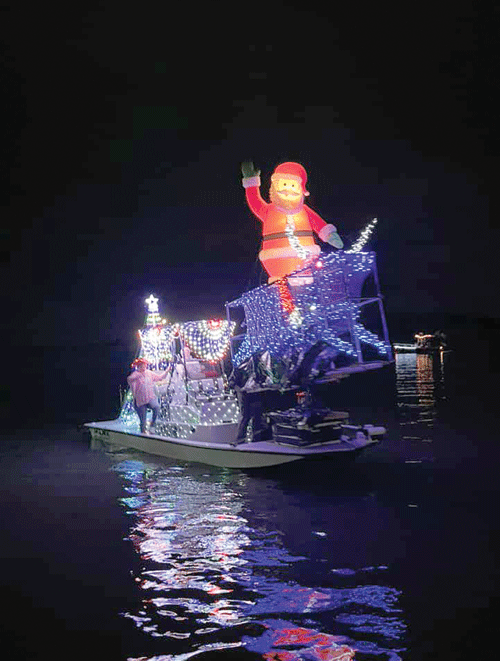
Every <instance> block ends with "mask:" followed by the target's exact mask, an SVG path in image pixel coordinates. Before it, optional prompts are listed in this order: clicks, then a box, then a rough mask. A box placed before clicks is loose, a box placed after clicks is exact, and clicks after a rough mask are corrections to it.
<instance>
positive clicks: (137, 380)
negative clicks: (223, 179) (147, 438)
mask: <svg viewBox="0 0 500 661" xmlns="http://www.w3.org/2000/svg"><path fill="white" fill-rule="evenodd" d="M147 366H148V361H147V360H146V359H145V358H136V359H135V360H134V362H133V363H132V365H131V366H130V367H131V368H132V369H133V370H134V371H133V372H132V374H130V375H129V376H128V378H127V381H128V384H129V386H130V390H131V391H132V396H133V398H134V409H135V410H136V413H137V415H138V416H139V420H140V423H141V433H142V434H147V433H148V431H147V429H146V414H147V410H148V408H150V409H152V411H153V419H152V421H151V425H150V429H154V427H155V425H156V419H157V417H158V415H159V413H160V404H159V402H158V398H157V396H156V395H155V391H154V385H153V384H154V382H158V381H163V380H164V379H165V378H166V376H167V374H168V370H165V371H164V372H162V373H160V374H159V373H157V372H152V371H151V370H148V369H147Z"/></svg>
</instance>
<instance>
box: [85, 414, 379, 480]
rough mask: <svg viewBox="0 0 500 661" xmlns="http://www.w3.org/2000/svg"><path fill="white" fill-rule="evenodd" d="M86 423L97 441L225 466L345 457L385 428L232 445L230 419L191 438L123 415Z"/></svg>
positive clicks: (261, 465)
mask: <svg viewBox="0 0 500 661" xmlns="http://www.w3.org/2000/svg"><path fill="white" fill-rule="evenodd" d="M84 427H86V428H87V429H88V430H89V431H90V435H91V439H92V441H93V443H94V444H99V443H100V444H106V443H109V444H112V445H118V446H122V447H126V448H134V449H136V450H140V451H142V452H147V453H148V454H153V455H159V456H163V457H168V458H171V459H178V460H181V461H192V462H197V463H201V464H208V465H210V466H220V467H225V468H264V467H266V466H277V465H280V464H286V463H289V462H292V461H299V460H302V459H306V458H317V459H323V458H325V457H333V456H334V455H335V456H336V457H340V456H344V457H345V456H347V455H352V454H356V453H358V452H360V451H361V450H363V449H364V448H366V447H368V446H370V445H373V444H374V443H377V442H378V438H380V437H381V436H382V435H383V433H384V432H385V430H384V429H383V428H382V427H372V431H371V433H369V434H368V435H366V434H361V433H358V434H353V436H352V438H349V439H346V438H343V439H338V440H335V441H331V442H328V443H321V444H317V445H309V446H301V447H298V446H294V445H286V444H282V443H276V442H274V441H272V440H270V441H254V442H248V443H241V444H240V445H231V443H232V442H234V439H235V438H236V431H237V428H238V425H237V424H231V423H230V424H224V425H213V426H210V427H209V426H206V427H198V428H197V430H196V431H195V433H194V434H193V436H192V437H190V438H189V439H186V438H171V437H165V436H158V435H155V434H141V433H140V432H138V431H133V430H130V429H127V428H126V427H125V425H124V424H123V422H122V421H121V420H120V419H117V420H109V421H106V422H89V423H86V424H85V425H84ZM367 428H369V426H367Z"/></svg>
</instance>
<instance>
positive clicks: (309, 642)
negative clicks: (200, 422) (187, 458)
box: [114, 455, 406, 661]
mask: <svg viewBox="0 0 500 661" xmlns="http://www.w3.org/2000/svg"><path fill="white" fill-rule="evenodd" d="M142 456H143V455H141V457H142ZM115 460H116V464H115V467H114V470H116V471H118V472H119V473H120V474H121V476H122V478H123V480H124V486H125V490H126V492H127V495H126V496H124V497H123V498H122V504H123V506H124V507H125V508H126V511H127V514H129V515H130V517H131V518H132V525H131V530H130V535H129V537H128V540H129V541H130V542H132V544H133V545H134V548H135V550H136V552H137V553H138V555H139V556H140V558H141V561H142V563H143V567H142V569H141V571H140V572H139V574H138V575H137V576H136V577H135V580H136V583H137V586H138V588H139V592H140V595H141V597H140V604H138V605H137V606H136V607H135V608H132V609H129V610H127V611H126V612H124V613H123V615H124V617H126V618H129V619H131V620H132V621H133V622H134V623H135V625H136V627H137V628H138V629H140V630H141V631H142V632H143V633H146V634H147V635H148V636H150V637H151V638H153V639H160V640H161V639H163V640H164V641H165V643H168V645H167V646H166V647H165V648H162V649H165V651H167V650H168V653H166V654H163V653H162V654H161V655H160V656H155V657H151V656H149V657H134V658H141V660H142V659H155V660H157V661H160V660H161V661H170V660H172V661H173V660H175V661H183V659H188V658H191V657H192V656H196V655H197V654H200V653H202V652H206V651H209V650H210V651H214V650H219V651H223V650H230V649H232V648H236V647H238V648H241V649H243V650H247V651H248V652H253V653H256V654H258V655H260V656H261V658H263V659H266V660H267V659H269V660H270V659H276V660H282V661H298V660H299V659H310V660H315V659H318V660H319V659H321V660H323V661H330V660H331V661H333V660H340V659H342V661H347V660H348V659H351V658H355V654H356V653H357V652H359V653H363V655H364V656H363V658H367V659H369V658H377V659H399V658H400V656H399V655H398V653H397V652H398V650H401V649H402V646H403V642H402V641H403V639H404V634H405V629H406V627H405V624H404V622H403V619H402V615H401V610H400V608H399V606H398V599H399V594H400V593H399V592H398V590H396V589H395V588H393V587H390V586H387V585H385V584H384V580H383V576H384V571H385V570H386V569H387V567H382V566H379V567H367V568H364V569H361V570H355V569H351V570H346V569H337V568H335V567H328V565H325V566H324V572H325V575H326V576H328V580H327V581H326V584H325V581H322V585H321V586H320V587H318V586H317V585H314V584H310V585H308V584H307V579H305V578H304V577H305V576H309V575H311V574H309V572H308V562H310V559H309V558H308V557H306V556H302V555H298V554H296V553H292V552H290V551H289V550H288V549H287V548H286V546H285V544H284V543H283V533H282V532H281V531H280V530H279V529H273V524H272V523H271V520H268V524H269V525H263V524H262V521H263V520H264V519H265V511H264V510H265V507H264V505H263V506H262V507H263V509H262V511H261V512H260V513H259V516H258V519H259V524H254V525H252V524H251V523H250V516H249V515H248V514H246V512H248V508H249V507H251V506H252V507H255V506H256V504H255V503H253V501H252V500H251V498H250V493H251V481H252V480H254V479H255V478H253V477H250V476H248V475H247V474H245V473H240V472H236V471H233V472H231V471H227V472H226V471H223V470H222V471H220V472H219V471H218V469H217V470H215V471H214V470H210V469H207V472H204V473H202V472H200V469H199V468H198V469H193V467H192V466H185V467H182V466H169V465H165V464H163V465H162V464H161V463H160V462H158V463H154V462H150V461H149V460H143V459H142V458H141V459H138V458H136V459H125V460H122V461H119V460H118V458H116V459H115ZM275 486H276V485H275V484H274V487H275ZM257 506H258V505H257ZM304 506H307V504H304ZM270 519H272V517H270ZM297 534H301V533H300V531H299V530H298V531H297ZM304 534H308V531H307V530H305V531H304ZM309 534H310V531H309ZM318 534H319V533H318ZM322 534H324V535H325V533H322ZM332 543H334V541H332ZM325 562H326V560H325ZM299 566H302V570H301V571H297V567H299ZM304 566H305V571H304V568H303V567H304ZM311 583H314V581H313V580H311ZM228 653H229V652H228ZM131 658H132V657H130V659H131Z"/></svg>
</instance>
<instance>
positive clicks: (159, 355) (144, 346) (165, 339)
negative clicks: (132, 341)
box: [138, 324, 179, 365]
mask: <svg viewBox="0 0 500 661" xmlns="http://www.w3.org/2000/svg"><path fill="white" fill-rule="evenodd" d="M178 332H179V329H178V325H177V324H174V325H169V326H166V325H160V326H146V328H143V329H141V330H139V331H138V333H139V338H140V341H141V356H142V357H144V358H147V360H148V361H149V362H150V364H152V365H159V364H160V363H166V362H170V361H171V360H172V358H173V352H172V343H173V341H174V338H175V336H176V335H177V334H178Z"/></svg>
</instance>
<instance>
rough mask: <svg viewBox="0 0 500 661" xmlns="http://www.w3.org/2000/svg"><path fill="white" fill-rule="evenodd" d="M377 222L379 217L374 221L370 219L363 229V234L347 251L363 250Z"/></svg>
mask: <svg viewBox="0 0 500 661" xmlns="http://www.w3.org/2000/svg"><path fill="white" fill-rule="evenodd" d="M377 222H378V220H377V218H374V219H373V220H372V221H370V222H369V223H368V225H367V226H366V227H365V228H364V229H363V230H362V231H361V234H360V235H359V237H358V238H357V239H356V241H355V242H354V243H353V244H352V246H351V248H350V249H349V250H346V251H345V252H350V253H352V252H360V251H361V250H363V248H364V247H365V245H366V244H367V243H368V241H369V240H370V237H371V235H372V234H373V230H374V229H375V225H376V224H377Z"/></svg>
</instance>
